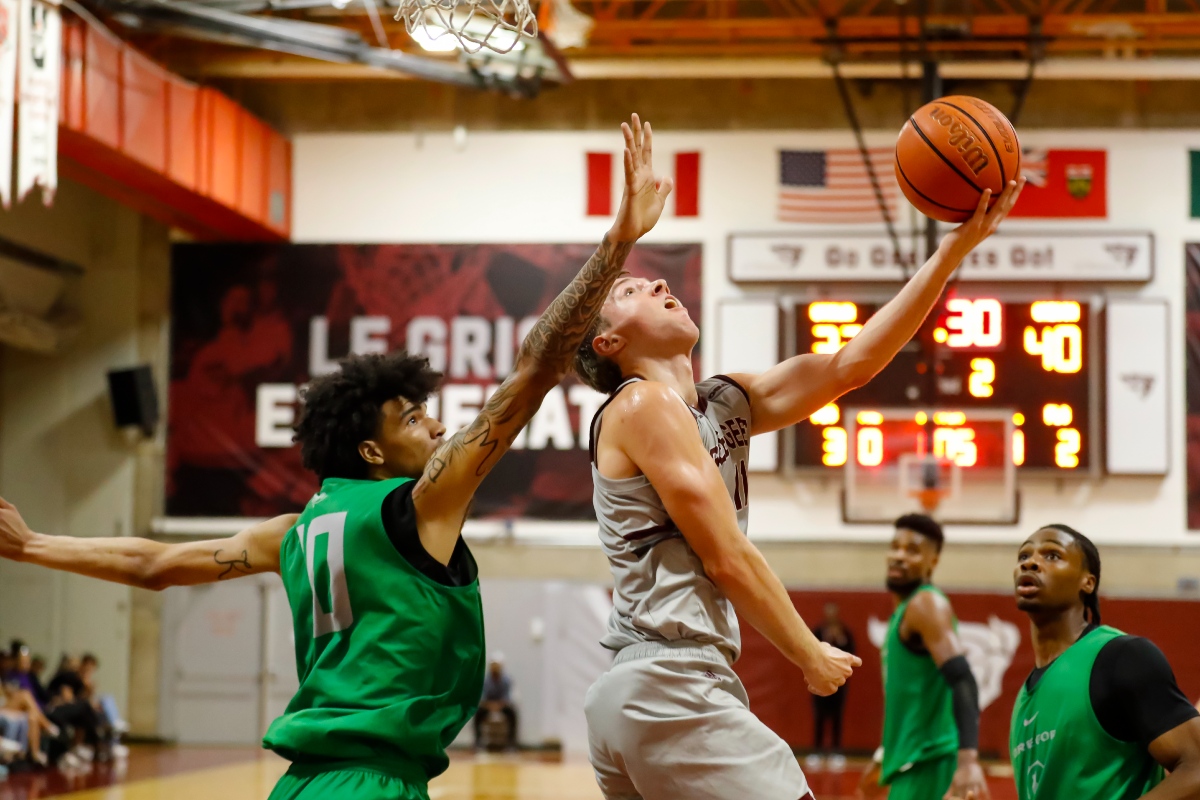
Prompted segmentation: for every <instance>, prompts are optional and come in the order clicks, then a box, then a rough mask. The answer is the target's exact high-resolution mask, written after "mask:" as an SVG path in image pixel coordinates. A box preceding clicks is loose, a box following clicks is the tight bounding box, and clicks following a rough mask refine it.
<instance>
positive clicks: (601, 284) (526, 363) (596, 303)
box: [413, 114, 671, 558]
mask: <svg viewBox="0 0 1200 800" xmlns="http://www.w3.org/2000/svg"><path fill="white" fill-rule="evenodd" d="M621 130H622V132H623V133H624V135H625V191H624V194H623V196H622V198H621V207H620V209H619V210H618V212H617V218H616V220H615V222H614V223H613V226H612V228H611V229H610V230H609V232H608V233H607V234H606V235H605V237H604V240H603V241H602V242H601V243H600V247H599V249H597V250H596V253H595V254H594V255H593V256H592V257H591V259H589V260H588V262H587V263H586V264H585V265H584V266H583V269H581V270H580V271H579V274H578V275H576V276H575V279H574V280H573V281H571V284H570V285H569V286H567V288H566V289H564V290H563V292H562V293H561V294H560V295H559V296H558V297H557V298H555V300H554V302H552V303H551V304H550V307H549V308H547V309H546V312H545V313H544V314H542V316H541V317H540V318H539V319H538V321H537V324H536V325H534V326H533V329H532V330H531V331H530V332H529V335H528V336H526V337H525V341H524V342H523V343H522V344H521V349H520V351H519V352H518V354H517V359H516V364H515V365H514V367H513V371H512V373H511V374H510V375H509V376H508V378H507V379H506V380H505V381H504V383H503V384H501V385H500V388H499V389H497V390H496V392H495V394H493V395H492V396H491V398H490V399H489V400H488V402H487V404H486V405H485V406H484V407H483V410H482V411H481V412H480V413H479V416H478V417H476V418H475V421H474V422H472V423H471V424H470V425H468V426H466V427H465V428H463V429H462V430H460V431H459V432H458V433H456V434H455V435H454V436H453V437H451V438H450V439H449V440H448V441H446V443H445V444H443V445H442V446H441V447H439V448H438V450H437V452H435V453H434V455H433V457H432V458H431V459H430V461H429V464H428V466H427V467H426V468H425V472H424V474H423V475H422V476H421V479H420V481H419V482H418V484H417V486H416V488H415V489H414V490H413V503H414V505H415V506H416V510H417V515H418V520H419V522H420V527H421V540H422V542H423V543H424V545H425V548H426V550H428V551H429V553H430V554H431V555H433V556H434V557H435V558H442V557H445V558H449V555H450V553H451V552H452V551H453V549H454V543H455V541H456V540H457V538H458V534H459V530H460V528H461V527H462V521H463V517H464V516H465V515H466V511H467V507H468V505H469V504H470V502H471V496H472V495H473V494H474V492H475V490H476V488H478V486H479V484H480V482H482V481H483V478H484V477H485V476H486V475H487V474H488V472H490V471H491V469H492V467H494V466H495V465H496V461H497V460H498V459H499V458H500V456H502V455H503V454H504V453H505V452H506V451H507V450H508V448H509V446H510V445H511V444H512V442H513V440H514V439H515V438H516V436H517V434H518V433H519V432H520V430H521V428H523V427H524V426H525V424H526V423H527V422H529V420H530V418H532V417H533V415H534V413H535V412H536V411H537V410H538V407H539V406H540V405H541V403H542V400H543V399H544V398H545V396H546V394H547V393H548V392H549V391H550V390H551V389H553V388H554V387H555V386H556V385H558V382H559V381H561V380H562V378H563V377H564V376H565V375H566V373H567V371H568V369H569V368H570V366H571V361H572V358H573V357H574V355H575V351H576V350H577V349H578V348H579V344H580V342H581V341H582V340H583V337H584V334H585V333H586V332H587V331H588V329H589V328H590V327H591V324H592V322H593V321H594V320H595V318H596V315H597V314H599V313H600V307H601V306H602V305H603V304H604V300H605V298H607V297H608V291H609V289H610V288H611V287H612V284H613V282H614V281H616V279H617V277H618V276H619V275H620V274H621V270H622V267H623V266H624V264H625V259H626V257H627V256H628V255H629V251H630V250H632V249H633V245H634V243H635V242H636V241H637V240H638V239H639V238H641V236H642V235H644V234H645V233H646V232H647V231H649V230H650V229H651V228H653V227H654V224H655V223H656V222H658V218H659V216H660V215H661V214H662V210H663V204H664V203H665V201H666V199H667V195H668V194H670V192H671V180H670V178H658V177H656V176H655V174H654V164H653V160H652V145H653V133H652V131H651V130H650V124H649V123H646V124H645V125H643V124H642V123H641V121H640V120H639V119H638V116H637V115H636V114H634V115H633V118H632V125H629V124H624V123H623V124H622V125H621Z"/></svg>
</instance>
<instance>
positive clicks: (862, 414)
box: [842, 408, 1024, 525]
mask: <svg viewBox="0 0 1200 800" xmlns="http://www.w3.org/2000/svg"><path fill="white" fill-rule="evenodd" d="M1013 413H1014V412H1013V411H1012V410H1011V409H996V408H991V409H980V410H974V411H965V410H959V409H947V408H937V409H935V408H924V409H919V408H882V409H855V408H852V409H847V410H846V413H845V415H844V420H845V429H846V439H847V451H848V452H847V458H846V465H845V467H844V469H843V476H844V481H845V483H844V492H843V496H842V518H843V520H844V521H846V522H859V523H890V522H892V521H893V520H895V519H896V518H897V517H899V516H900V515H902V514H907V513H910V512H917V513H924V514H929V515H930V516H932V517H934V518H935V519H937V520H938V521H940V522H943V523H954V524H993V525H1005V524H1010V525H1011V524H1015V523H1016V522H1017V518H1018V503H1017V480H1016V478H1017V476H1016V461H1017V460H1019V458H1020V450H1021V448H1023V444H1024V439H1023V434H1022V432H1021V431H1020V430H1017V428H1016V426H1015V425H1014V424H1013ZM1014 456H1016V458H1014Z"/></svg>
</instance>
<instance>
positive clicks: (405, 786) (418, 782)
mask: <svg viewBox="0 0 1200 800" xmlns="http://www.w3.org/2000/svg"><path fill="white" fill-rule="evenodd" d="M403 772H405V771H397V770H389V769H386V768H381V767H376V766H375V765H372V764H346V765H340V766H338V767H330V766H325V765H322V766H319V767H318V766H312V765H308V764H299V763H293V764H292V766H291V767H289V768H288V771H287V772H286V773H284V775H283V777H282V778H280V779H279V782H278V783H276V784H275V789H274V790H273V791H272V792H271V797H270V800H429V782H428V781H427V780H425V776H424V775H420V776H419V777H418V776H415V775H412V774H411V773H410V774H409V775H408V776H407V777H402V774H403Z"/></svg>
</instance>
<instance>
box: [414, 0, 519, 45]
mask: <svg viewBox="0 0 1200 800" xmlns="http://www.w3.org/2000/svg"><path fill="white" fill-rule="evenodd" d="M400 20H404V28H405V30H407V31H408V35H409V36H412V37H413V38H414V39H416V40H417V41H421V40H425V41H433V40H437V39H440V38H441V37H443V36H447V35H449V36H453V37H454V38H455V39H457V40H458V44H459V47H461V48H462V49H463V50H464V51H465V52H467V53H471V54H474V53H478V52H479V51H481V50H484V49H487V50H491V51H493V52H495V53H501V54H503V53H509V52H512V51H513V50H514V49H516V47H517V46H518V45H519V44H523V42H522V40H523V39H535V38H537V34H538V24H537V15H536V14H534V13H533V10H532V9H531V8H530V7H529V0H400V9H399V10H398V11H397V12H396V21H397V22H398V21H400Z"/></svg>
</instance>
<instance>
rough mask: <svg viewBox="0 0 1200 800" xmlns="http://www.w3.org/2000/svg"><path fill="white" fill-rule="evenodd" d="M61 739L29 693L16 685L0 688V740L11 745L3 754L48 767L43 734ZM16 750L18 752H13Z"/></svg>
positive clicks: (9, 684)
mask: <svg viewBox="0 0 1200 800" xmlns="http://www.w3.org/2000/svg"><path fill="white" fill-rule="evenodd" d="M43 732H45V733H48V734H50V735H51V736H58V735H59V730H58V728H57V726H55V725H54V724H53V723H51V722H50V720H48V719H46V717H45V715H44V714H42V710H41V709H40V708H39V707H38V704H37V701H36V700H35V699H34V698H33V695H32V694H30V693H29V692H28V691H26V690H24V689H22V688H21V687H20V686H18V685H17V684H15V683H11V682H10V683H4V684H0V738H3V739H7V740H8V741H9V742H10V744H8V745H6V746H5V747H3V748H0V751H5V750H6V751H7V752H8V754H9V755H25V756H27V757H28V758H29V760H30V761H32V762H33V763H35V764H37V765H39V766H45V765H46V763H47V759H46V753H45V752H44V751H43V750H42V733H43ZM14 746H15V747H18V748H19V751H14Z"/></svg>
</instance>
